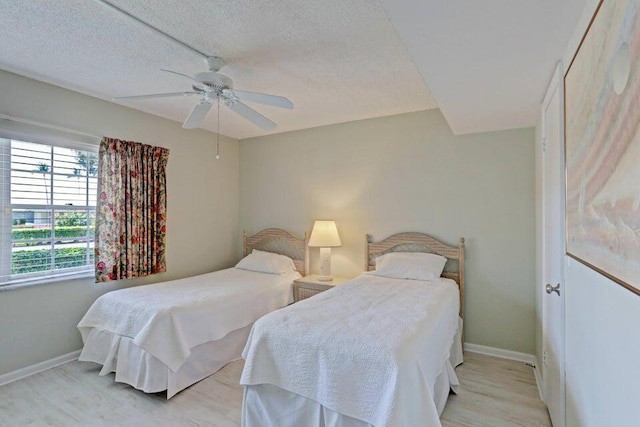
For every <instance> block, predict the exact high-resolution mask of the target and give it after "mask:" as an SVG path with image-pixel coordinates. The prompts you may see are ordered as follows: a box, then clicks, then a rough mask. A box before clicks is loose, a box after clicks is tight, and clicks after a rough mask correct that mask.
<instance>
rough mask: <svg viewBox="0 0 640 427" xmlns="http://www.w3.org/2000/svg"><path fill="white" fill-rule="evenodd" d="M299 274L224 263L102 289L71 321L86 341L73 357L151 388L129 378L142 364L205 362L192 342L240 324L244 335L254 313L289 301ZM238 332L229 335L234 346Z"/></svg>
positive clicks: (174, 366) (178, 366)
mask: <svg viewBox="0 0 640 427" xmlns="http://www.w3.org/2000/svg"><path fill="white" fill-rule="evenodd" d="M298 277H300V274H299V273H297V272H291V273H288V274H284V275H275V274H267V273H257V272H252V271H247V270H240V269H236V268H229V269H226V270H221V271H217V272H214V273H209V274H204V275H200V276H194V277H189V278H185V279H180V280H174V281H170V282H164V283H158V284H153V285H146V286H138V287H133V288H127V289H121V290H118V291H113V292H109V293H107V294H105V295H103V296H101V297H100V298H98V299H97V300H96V301H95V302H94V304H93V305H92V306H91V308H90V309H89V311H87V313H86V314H85V316H84V317H83V319H82V320H81V321H80V323H79V324H78V329H79V330H80V332H81V334H82V339H83V342H84V343H85V348H84V349H83V352H82V354H81V356H80V360H89V361H93V362H97V363H101V364H103V365H104V368H103V372H102V374H103V375H104V374H106V373H108V372H112V371H115V372H116V379H117V378H118V376H120V377H121V378H125V377H126V378H128V381H125V382H128V383H129V384H131V385H133V386H134V387H137V385H136V384H147V385H145V386H144V387H146V388H148V389H149V390H150V389H151V388H153V389H155V388H157V387H156V385H155V383H154V385H153V387H151V386H149V384H151V383H149V382H145V381H140V380H138V379H132V377H133V376H136V377H140V376H141V375H147V376H149V375H151V374H150V372H147V371H146V370H147V369H151V370H152V371H153V373H154V374H153V375H156V376H157V375H160V376H161V377H162V376H164V377H167V378H171V377H172V376H171V375H170V374H168V373H167V372H164V371H165V370H168V371H170V372H171V373H174V374H175V373H178V372H179V371H182V372H185V370H188V369H185V363H187V362H188V361H190V362H191V365H193V364H194V363H195V364H196V365H199V366H204V365H206V364H207V363H206V355H205V356H204V357H205V360H202V359H200V357H199V356H201V355H202V354H200V355H198V356H195V357H192V356H193V351H194V349H196V348H199V347H200V346H203V345H205V344H208V343H215V342H224V341H223V339H224V338H225V337H227V336H228V335H230V333H231V332H233V331H238V330H243V334H244V335H243V337H242V340H244V339H245V338H246V333H247V331H248V329H249V328H248V327H249V326H251V325H252V324H253V322H254V321H255V320H256V319H258V318H259V317H260V316H262V315H264V314H266V313H269V312H271V311H273V310H276V309H278V308H280V307H283V306H286V305H287V304H289V303H290V302H291V301H292V299H293V295H292V288H291V284H292V282H293V280H294V279H296V278H298ZM237 335H238V334H235V335H233V336H232V337H231V338H230V339H232V343H233V344H234V345H235V347H237V346H238V342H237V340H235V338H237ZM127 349H128V350H127ZM123 351H124V353H123ZM125 353H126V354H127V356H126V357H124V356H123V355H124V354H125ZM237 353H238V352H237V350H234V351H230V352H228V354H221V355H219V356H220V357H222V359H227V358H228V360H226V362H225V363H228V362H229V361H231V360H234V359H235V358H237V357H238V354H237ZM118 355H119V356H120V358H119V359H118ZM125 360H126V361H125ZM135 360H137V361H138V362H134V361H135ZM116 362H117V363H116ZM118 365H120V366H119V367H118ZM134 365H135V366H134ZM222 366H224V364H223V365H222ZM222 366H219V367H218V369H219V368H220V367H222ZM192 367H193V366H191V368H192ZM136 369H137V370H138V371H139V372H137V373H136ZM118 372H120V374H118ZM213 372H215V371H213ZM213 372H209V373H213ZM198 375H201V373H199V374H198ZM196 376H197V375H196ZM191 377H193V375H191ZM199 379H202V378H199ZM199 379H198V380H199ZM196 381H197V380H196ZM160 382H164V381H163V380H162V381H160ZM167 382H168V383H169V382H170V381H169V380H167ZM188 385H189V384H188ZM138 388H141V389H143V388H142V387H138ZM182 388H184V387H182ZM156 391H157V390H156ZM174 392H175V390H174ZM169 397H171V396H169Z"/></svg>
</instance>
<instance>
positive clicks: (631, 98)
mask: <svg viewBox="0 0 640 427" xmlns="http://www.w3.org/2000/svg"><path fill="white" fill-rule="evenodd" d="M564 87H565V150H566V153H565V154H566V156H565V158H566V165H565V166H566V180H567V181H566V204H565V209H566V248H567V255H568V256H570V257H572V258H574V259H576V260H577V261H579V262H581V263H583V264H585V265H587V266H588V267H590V268H592V269H594V270H596V271H598V272H600V273H601V274H603V275H605V276H606V277H608V278H610V279H612V280H614V281H615V282H616V283H618V284H620V285H621V286H624V287H625V288H627V289H628V290H630V291H632V292H634V293H635V294H638V295H640V0H601V2H600V4H599V6H598V8H597V10H596V12H595V14H594V16H593V18H592V21H591V23H590V25H589V27H588V28H587V31H586V33H585V35H584V37H583V39H582V41H581V43H580V46H579V47H578V50H577V52H576V55H575V57H574V58H573V60H572V62H571V64H570V65H569V68H568V69H567V71H566V74H565V77H564Z"/></svg>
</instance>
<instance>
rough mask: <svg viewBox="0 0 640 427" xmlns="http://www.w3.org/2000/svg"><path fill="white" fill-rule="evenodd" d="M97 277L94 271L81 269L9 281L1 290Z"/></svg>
mask: <svg viewBox="0 0 640 427" xmlns="http://www.w3.org/2000/svg"><path fill="white" fill-rule="evenodd" d="M88 278H95V273H94V272H93V271H80V272H74V273H69V274H60V275H57V276H55V277H39V278H37V279H30V280H24V281H20V282H14V283H9V284H6V285H0V292H4V291H13V290H16V289H22V288H30V287H32V286H41V285H53V284H56V283H59V282H67V281H69V280H76V279H88Z"/></svg>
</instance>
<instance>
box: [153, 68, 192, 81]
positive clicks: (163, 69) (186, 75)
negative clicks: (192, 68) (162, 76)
mask: <svg viewBox="0 0 640 427" xmlns="http://www.w3.org/2000/svg"><path fill="white" fill-rule="evenodd" d="M160 71H164V72H165V73H171V74H176V75H178V76H182V77H186V78H188V79H189V80H193V81H194V82H196V83H198V84H202V82H201V81H198V80H196V79H194V78H193V76H190V75H188V74H184V73H179V72H177V71H172V70H167V69H166V68H160Z"/></svg>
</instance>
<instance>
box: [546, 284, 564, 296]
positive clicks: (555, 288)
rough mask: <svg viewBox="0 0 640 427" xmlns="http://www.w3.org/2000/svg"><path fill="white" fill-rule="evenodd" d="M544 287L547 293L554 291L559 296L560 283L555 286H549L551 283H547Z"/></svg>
mask: <svg viewBox="0 0 640 427" xmlns="http://www.w3.org/2000/svg"><path fill="white" fill-rule="evenodd" d="M545 289H546V290H547V293H548V294H552V293H553V292H555V293H557V294H558V296H560V283H558V284H557V285H555V286H551V283H547V286H546V287H545Z"/></svg>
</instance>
